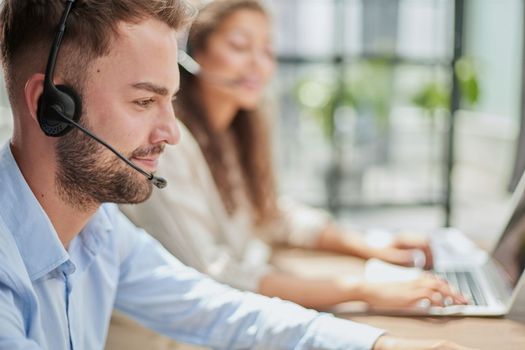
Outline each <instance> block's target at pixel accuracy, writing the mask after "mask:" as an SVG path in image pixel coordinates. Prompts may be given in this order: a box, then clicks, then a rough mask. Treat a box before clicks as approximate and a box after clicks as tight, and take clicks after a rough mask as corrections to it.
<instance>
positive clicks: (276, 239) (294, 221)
mask: <svg viewBox="0 0 525 350" xmlns="http://www.w3.org/2000/svg"><path fill="white" fill-rule="evenodd" d="M277 205H278V210H279V215H278V216H277V219H276V220H274V221H273V222H272V223H270V224H269V225H267V226H266V227H264V228H263V229H262V235H263V236H265V237H266V238H267V239H269V240H270V241H271V242H273V243H280V244H288V245H290V246H294V247H301V248H312V247H314V246H315V244H316V242H317V240H318V238H319V235H320V234H321V233H322V232H323V230H324V229H325V228H326V227H327V226H328V224H329V223H330V222H331V221H332V217H331V216H330V214H328V213H327V212H326V211H324V210H321V209H317V208H312V207H309V206H306V205H304V204H300V203H298V202H296V201H294V200H292V199H290V198H288V197H281V198H279V200H278V203H277Z"/></svg>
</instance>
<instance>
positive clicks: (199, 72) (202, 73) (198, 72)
mask: <svg viewBox="0 0 525 350" xmlns="http://www.w3.org/2000/svg"><path fill="white" fill-rule="evenodd" d="M178 56H179V65H180V66H181V67H182V68H184V70H185V71H186V72H188V73H190V74H191V75H194V76H196V77H200V78H202V79H204V80H207V81H209V82H211V83H215V84H219V85H224V86H228V87H235V86H237V85H239V84H241V83H242V79H227V78H224V77H221V76H220V75H218V74H214V73H211V72H208V71H206V70H204V69H203V68H202V66H201V65H200V64H199V63H198V62H197V61H195V59H193V57H191V56H190V55H188V54H187V53H186V51H184V50H179V51H178Z"/></svg>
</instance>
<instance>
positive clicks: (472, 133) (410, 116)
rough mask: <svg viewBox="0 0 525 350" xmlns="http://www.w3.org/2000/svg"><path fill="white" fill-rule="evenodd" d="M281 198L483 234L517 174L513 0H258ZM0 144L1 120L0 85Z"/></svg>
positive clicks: (519, 51)
mask: <svg viewBox="0 0 525 350" xmlns="http://www.w3.org/2000/svg"><path fill="white" fill-rule="evenodd" d="M266 3H267V4H268V6H269V8H270V9H271V12H272V13H273V16H274V29H275V38H274V42H275V45H276V53H277V57H278V61H279V70H278V73H277V75H276V78H275V79H274V81H273V83H272V85H271V88H270V89H269V91H268V95H269V99H268V100H269V101H270V103H269V108H270V109H271V111H272V115H273V116H274V118H273V123H274V126H275V127H274V129H273V130H274V135H273V136H274V154H275V163H276V165H277V169H278V181H279V185H280V190H281V192H282V193H284V194H288V195H290V196H292V197H295V198H297V199H299V200H302V201H304V202H306V203H308V204H311V205H314V206H319V207H325V208H327V209H329V210H330V211H331V212H332V213H333V214H334V215H335V216H336V217H337V218H338V219H339V220H340V221H341V222H342V223H343V224H346V225H349V226H354V227H361V228H387V229H409V230H422V231H428V230H432V229H433V228H436V227H440V226H449V225H452V226H456V227H459V228H461V229H463V230H464V231H465V232H466V233H467V234H469V235H471V236H474V238H477V239H478V240H490V237H491V236H492V235H493V234H495V232H496V231H497V230H498V229H499V226H500V225H501V224H503V222H504V221H505V212H506V208H507V206H508V204H509V197H510V193H511V191H512V189H514V187H515V186H516V182H517V180H518V179H519V177H520V176H521V173H522V172H523V168H524V167H525V131H524V130H523V129H525V123H524V122H523V120H524V118H525V114H524V107H523V81H524V79H523V75H524V74H523V64H524V59H523V42H524V35H523V33H524V20H523V19H524V14H525V9H524V5H523V1H521V0H266ZM0 104H1V106H3V107H2V109H1V110H0V112H1V113H0V140H5V139H7V138H8V135H9V124H10V123H11V116H10V113H9V111H8V110H7V109H6V108H4V107H7V106H8V101H7V98H6V96H5V89H4V87H3V86H2V89H1V91H0Z"/></svg>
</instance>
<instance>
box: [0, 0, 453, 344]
mask: <svg viewBox="0 0 525 350" xmlns="http://www.w3.org/2000/svg"><path fill="white" fill-rule="evenodd" d="M73 3H74V0H67V1H63V0H62V1H61V0H45V1H42V0H25V1H22V0H4V2H3V5H2V11H1V21H2V35H3V38H2V44H1V50H2V58H3V67H4V72H5V78H6V84H7V90H8V95H9V100H10V103H11V107H12V110H13V120H14V132H13V135H12V138H11V141H10V143H8V144H6V145H5V146H4V147H3V148H2V149H1V151H0V193H1V196H0V315H1V317H0V349H52V350H60V349H102V348H103V346H104V341H105V337H106V330H107V326H108V323H109V317H110V314H111V310H112V309H113V307H115V308H117V309H118V310H120V311H122V312H124V313H126V314H127V315H129V316H131V317H132V318H134V319H136V320H138V321H139V322H141V323H142V324H144V325H146V326H148V327H150V328H152V329H154V330H156V331H158V332H161V333H163V334H166V335H168V336H170V337H173V338H175V339H179V340H181V341H184V342H189V343H194V344H200V345H206V346H210V347H213V348H216V349H248V348H250V349H252V348H253V349H370V348H376V349H407V348H413V349H428V348H431V347H432V348H435V346H441V348H443V349H456V348H458V347H456V346H455V345H451V344H448V343H446V342H445V343H443V342H423V343H421V342H415V341H412V342H411V341H406V340H402V339H396V338H393V337H390V336H384V335H382V334H383V332H382V331H381V330H378V329H375V328H372V327H368V326H365V325H359V324H355V323H351V322H348V321H344V320H340V319H336V318H334V317H332V316H329V315H323V314H319V313H317V312H315V311H312V310H306V309H303V308H301V307H299V306H297V305H294V304H292V303H286V302H282V301H280V300H277V299H268V298H264V297H262V296H258V295H254V294H249V293H242V292H239V291H236V290H233V289H230V288H228V287H226V286H223V285H220V284H217V283H216V282H214V281H212V280H210V279H207V278H205V277H204V276H202V275H200V274H199V273H197V272H195V271H194V270H192V269H190V268H187V267H185V266H183V265H182V264H181V263H179V262H178V261H177V260H176V259H175V258H173V257H172V256H170V255H169V254H168V253H167V252H166V251H165V250H164V249H163V248H162V247H161V246H160V245H159V244H158V243H157V242H156V241H154V240H153V239H151V238H150V237H149V236H147V235H146V234H145V233H144V232H143V231H142V230H139V229H137V228H136V227H134V226H133V225H132V224H131V223H130V222H129V221H128V220H127V219H126V218H125V217H124V216H123V215H122V214H121V213H120V212H119V211H118V209H117V207H116V206H115V205H113V204H108V202H113V203H138V202H141V201H144V200H146V199H147V198H148V197H149V195H150V194H151V191H152V184H151V182H149V181H148V179H149V180H151V181H157V184H159V183H161V182H162V181H160V180H158V179H156V178H154V177H153V176H152V175H150V173H151V172H154V171H155V169H156V164H157V161H158V157H159V155H160V153H161V152H162V149H163V148H164V146H165V145H166V144H175V143H176V142H177V140H178V137H179V134H178V130H177V126H176V123H175V118H174V113H173V110H172V107H171V106H172V103H171V102H172V99H173V98H174V96H175V94H176V92H177V89H178V84H179V83H178V82H179V73H178V70H177V57H176V52H177V43H176V38H175V35H176V30H178V29H180V28H181V26H182V25H183V24H184V22H185V21H186V20H187V19H188V15H187V13H188V9H189V8H188V7H186V5H185V3H184V2H183V1H180V0H179V1H177V0H148V1H144V0H112V1H109V0H108V1H100V0H98V1H94V0H83V1H82V0H78V1H76V3H74V4H73ZM65 6H66V9H71V8H72V9H71V13H70V15H69V19H68V15H67V12H68V11H69V10H68V11H65V10H64V7H65ZM60 18H62V19H64V20H63V21H61V20H60ZM65 19H68V20H67V21H66V20H65ZM57 23H61V25H60V26H59V29H60V30H63V29H64V28H65V27H66V23H67V29H66V34H65V36H64V43H63V44H62V45H61V46H60V40H59V39H60V38H61V34H60V32H58V34H57V29H56V28H57ZM53 38H55V44H56V43H58V44H57V45H54V44H53V49H52V51H51V52H53V50H55V53H58V52H59V53H60V54H59V55H58V60H57V62H56V69H55V66H54V59H53V55H52V54H50V55H49V56H50V60H49V62H50V64H49V65H48V67H47V69H46V63H47V55H48V53H49V51H50V49H49V48H50V46H51V43H52V41H53ZM57 38H58V39H57ZM58 47H60V50H58ZM50 67H52V68H50ZM43 72H46V74H45V75H44V74H43ZM48 79H53V80H54V81H51V80H49V81H48ZM55 84H56V85H55ZM62 85H64V86H68V88H66V87H62ZM57 86H58V87H57ZM73 90H74V91H76V93H74V92H73ZM77 94H78V95H79V96H78V98H77V97H75V96H76V95H77ZM66 100H67V101H66ZM70 107H71V108H70ZM76 108H79V111H77V112H78V113H77V112H75V111H76ZM76 114H78V117H80V119H79V121H78V126H77V127H75V128H74V129H72V130H69V131H68V130H67V128H66V129H62V126H64V125H67V126H68V128H69V127H71V126H72V125H74V124H75V123H76V121H75V118H76V117H77V116H76ZM51 115H53V118H51ZM59 119H60V121H59ZM66 121H67V123H66ZM78 128H85V129H87V130H90V131H91V132H93V133H94V134H96V135H98V136H99V137H100V138H101V139H102V140H105V141H106V142H108V146H109V145H111V146H113V147H114V148H115V149H117V150H119V151H121V152H122V153H123V154H124V155H125V157H126V158H129V159H130V160H131V161H132V162H133V163H134V164H135V165H134V166H136V165H138V166H139V167H141V168H142V169H140V170H139V171H137V169H133V168H131V167H129V166H128V165H127V164H125V163H124V162H122V161H121V160H120V159H118V158H116V157H115V156H114V155H113V153H111V152H110V151H109V150H108V149H107V148H106V147H104V146H102V145H101V144H99V143H98V142H97V141H95V140H94V139H93V138H92V137H89V136H87V135H85V134H84V133H83V132H81V131H80V130H79V129H78ZM43 131H44V132H45V133H44V132H43ZM86 132H87V131H86ZM46 134H48V135H52V136H57V137H49V136H46ZM144 175H146V176H147V177H148V179H146V178H145V177H144ZM171 185H172V186H176V185H177V184H171ZM103 203H105V204H103Z"/></svg>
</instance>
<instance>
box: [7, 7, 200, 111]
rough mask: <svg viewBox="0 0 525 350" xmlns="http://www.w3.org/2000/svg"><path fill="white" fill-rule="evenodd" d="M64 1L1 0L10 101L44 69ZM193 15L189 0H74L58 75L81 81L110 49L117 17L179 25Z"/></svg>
mask: <svg viewBox="0 0 525 350" xmlns="http://www.w3.org/2000/svg"><path fill="white" fill-rule="evenodd" d="M65 6H66V2H65V0H4V1H3V4H2V7H1V10H0V23H1V33H0V35H1V37H0V41H1V43H0V48H1V53H2V64H3V68H4V76H5V79H6V85H7V90H8V94H9V98H10V100H11V103H12V104H13V102H15V100H14V98H15V97H16V96H17V91H18V93H19V94H20V93H21V90H20V89H22V88H23V86H24V84H25V81H26V80H27V78H28V77H29V76H30V75H31V74H34V73H37V72H40V73H44V71H45V65H46V62H47V58H48V55H49V50H50V47H51V43H52V41H53V39H54V37H55V34H56V31H57V27H58V23H59V21H60V16H61V15H62V13H63V11H64V8H65ZM194 15H195V9H194V8H193V7H192V6H191V5H190V4H189V3H188V2H187V0H77V1H76V2H75V4H74V6H73V9H72V11H71V14H70V16H69V18H68V22H67V27H66V28H67V29H66V33H65V35H64V39H63V44H62V48H61V52H60V54H59V60H58V62H59V64H58V66H57V74H60V75H61V78H62V79H63V80H65V81H66V82H68V83H73V82H75V83H77V84H78V83H81V82H82V81H83V80H84V78H85V77H84V76H83V74H85V71H86V67H87V65H88V64H89V63H90V62H91V61H92V60H93V59H95V58H97V57H101V56H104V55H107V54H108V53H109V52H110V47H111V41H112V40H114V39H115V38H116V37H117V35H118V32H117V31H118V24H119V23H121V22H127V23H139V22H140V21H142V20H144V19H147V18H156V19H158V20H160V21H162V22H164V23H166V24H167V25H168V26H170V27H171V28H173V29H175V30H179V29H181V28H182V27H183V26H185V25H186V24H188V23H189V21H190V20H191V19H192V17H193V16H194ZM60 63H62V65H61V64H60ZM72 80H73V81H72ZM75 85H76V84H75ZM77 88H78V87H77Z"/></svg>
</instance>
